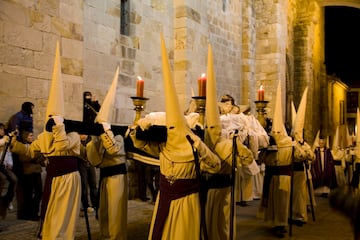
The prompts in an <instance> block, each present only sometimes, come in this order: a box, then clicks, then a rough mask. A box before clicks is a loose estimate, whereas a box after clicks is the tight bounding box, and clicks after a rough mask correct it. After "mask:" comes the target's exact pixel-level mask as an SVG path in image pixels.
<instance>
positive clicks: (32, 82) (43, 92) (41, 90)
mask: <svg viewBox="0 0 360 240" xmlns="http://www.w3.org/2000/svg"><path fill="white" fill-rule="evenodd" d="M26 82H27V84H26V86H27V88H26V92H27V94H26V96H28V97H32V98H43V99H47V98H48V96H49V88H50V83H51V81H50V80H46V79H39V78H32V77H28V78H27V79H26Z"/></svg>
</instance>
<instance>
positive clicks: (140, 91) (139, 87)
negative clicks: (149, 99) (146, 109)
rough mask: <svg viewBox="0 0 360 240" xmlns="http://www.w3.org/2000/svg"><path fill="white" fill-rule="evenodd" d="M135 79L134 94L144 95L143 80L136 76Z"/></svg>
mask: <svg viewBox="0 0 360 240" xmlns="http://www.w3.org/2000/svg"><path fill="white" fill-rule="evenodd" d="M137 78H138V79H137V81H136V96H137V97H143V96H144V80H143V79H142V78H141V77H140V76H138V77H137Z"/></svg>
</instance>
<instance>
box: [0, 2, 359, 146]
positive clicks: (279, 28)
mask: <svg viewBox="0 0 360 240" xmlns="http://www.w3.org/2000/svg"><path fill="white" fill-rule="evenodd" d="M332 5H343V6H349V7H356V8H360V3H359V1H358V0H347V1H346V0H344V1H336V0H276V1H273V0H261V1H260V0H241V1H233V0H231V1H230V0H175V1H169V0H37V1H34V0H1V1H0V80H1V84H2V87H1V91H0V102H1V103H2V104H0V121H1V122H6V121H7V119H8V118H9V116H10V115H11V114H13V113H14V112H16V111H18V110H19V109H20V106H21V103H22V102H23V101H32V102H34V103H35V106H36V108H35V113H34V120H35V129H36V132H35V133H38V132H40V131H41V130H42V129H43V125H44V120H45V116H44V113H45V108H46V104H47V98H48V93H49V86H50V80H51V73H52V65H53V58H54V52H55V43H56V41H59V42H60V46H61V63H62V73H63V80H64V83H65V109H66V116H65V117H66V118H68V119H74V120H81V117H82V93H83V91H91V92H92V93H93V94H94V95H95V96H97V98H98V99H99V100H100V102H101V101H102V100H103V98H104V96H105V94H106V91H107V89H108V87H109V86H110V84H111V80H112V77H113V74H114V72H115V69H116V66H117V65H120V69H121V70H120V75H119V83H118V90H117V91H118V94H117V101H116V107H115V109H114V119H113V123H114V124H131V123H132V121H133V119H134V116H135V113H134V111H133V108H134V107H133V103H132V100H131V98H130V97H131V96H134V95H135V91H136V90H135V86H136V77H137V76H138V75H139V76H141V77H142V78H144V79H145V97H148V98H149V100H148V101H147V105H146V108H145V111H144V113H147V112H152V111H163V110H164V101H163V88H162V74H161V63H160V38H159V35H160V32H163V34H164V36H165V39H166V44H167V49H168V52H169V57H170V60H171V63H172V66H173V72H174V79H175V81H176V87H177V90H178V95H179V97H180V100H181V101H180V102H181V104H182V106H183V107H184V109H186V107H187V105H188V103H189V101H190V99H191V95H192V92H194V94H195V95H196V91H197V85H196V81H197V78H198V77H199V76H200V75H201V73H202V72H205V71H206V57H207V44H208V43H211V44H212V47H213V51H214V58H215V71H216V77H217V82H218V95H219V96H221V95H223V94H230V95H232V96H234V97H235V99H236V101H237V103H238V104H246V105H250V106H251V109H252V112H253V113H254V114H256V111H255V110H256V109H255V104H254V101H256V100H257V99H256V98H257V95H256V92H257V89H258V87H259V86H260V84H263V85H264V88H265V91H266V92H265V100H268V101H269V104H268V108H267V112H268V116H269V117H272V114H273V111H272V109H273V106H274V99H275V89H276V86H277V83H278V81H280V82H281V84H282V88H283V89H285V91H283V104H284V109H286V113H284V119H285V121H287V122H289V121H290V114H291V111H290V103H291V101H294V103H295V106H297V105H298V104H299V101H300V98H301V95H302V93H303V91H304V89H305V87H306V86H308V87H309V95H308V106H307V107H308V111H309V112H311V114H309V117H307V118H306V128H305V138H306V139H308V141H309V142H312V140H313V138H314V136H315V134H316V132H317V130H318V129H320V128H321V129H322V132H323V134H325V135H330V134H331V133H332V131H333V129H334V123H335V121H334V120H333V118H334V117H333V116H334V115H332V114H333V113H332V112H331V111H330V110H329V109H332V106H331V104H333V103H332V102H331V101H329V99H328V96H329V94H330V93H329V87H328V85H329V84H331V83H329V80H328V78H327V76H326V66H325V65H324V7H325V6H332ZM124 21H126V22H124ZM122 24H123V25H122ZM123 26H125V27H126V33H125V34H120V30H121V28H122V27H123ZM336 104H337V103H336ZM345 104H346V102H345ZM318 119H323V121H318Z"/></svg>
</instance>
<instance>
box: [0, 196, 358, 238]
mask: <svg viewBox="0 0 360 240" xmlns="http://www.w3.org/2000/svg"><path fill="white" fill-rule="evenodd" d="M316 200H317V206H316V209H315V211H316V215H315V216H316V221H315V222H313V221H312V219H311V217H310V220H309V222H308V223H307V224H305V225H304V226H303V227H297V226H293V228H292V229H293V231H292V237H290V236H288V235H287V236H286V237H285V238H283V239H295V240H353V234H352V228H351V225H350V222H349V220H348V219H347V218H346V217H344V216H343V215H342V214H341V213H338V212H337V211H335V210H333V209H332V208H330V206H329V201H328V199H326V198H317V199H316ZM249 204H250V206H247V207H240V206H237V212H236V216H237V234H236V236H237V237H236V239H244V240H271V239H278V238H276V237H274V236H272V234H271V232H270V231H269V226H268V225H266V224H265V223H264V222H263V221H262V220H261V219H259V218H257V217H256V213H257V209H258V205H259V201H253V202H250V203H249ZM152 210H153V205H152V204H150V203H147V202H141V201H140V200H130V201H129V209H128V239H129V240H145V239H147V233H148V230H149V223H150V219H151V214H152ZM15 215H16V213H15V210H12V211H10V212H9V214H8V216H7V217H6V219H5V220H0V229H2V231H1V232H0V239H4V240H13V239H24V240H25V239H26V240H33V239H36V237H35V232H36V228H37V222H32V221H23V220H17V219H16V216H15ZM89 217H90V226H91V237H92V240H100V238H99V225H98V223H97V221H96V220H95V216H94V215H93V214H90V216H89ZM189 224H191V223H189ZM75 239H76V240H85V239H87V232H86V225H85V220H84V218H83V217H80V218H79V222H78V226H77V232H76V238H75Z"/></svg>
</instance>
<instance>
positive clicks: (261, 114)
mask: <svg viewBox="0 0 360 240" xmlns="http://www.w3.org/2000/svg"><path fill="white" fill-rule="evenodd" d="M268 103H269V101H255V106H256V111H257V113H258V116H257V119H258V121H259V122H260V124H261V126H263V128H266V127H267V124H266V110H265V108H266V107H267V105H268Z"/></svg>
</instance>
